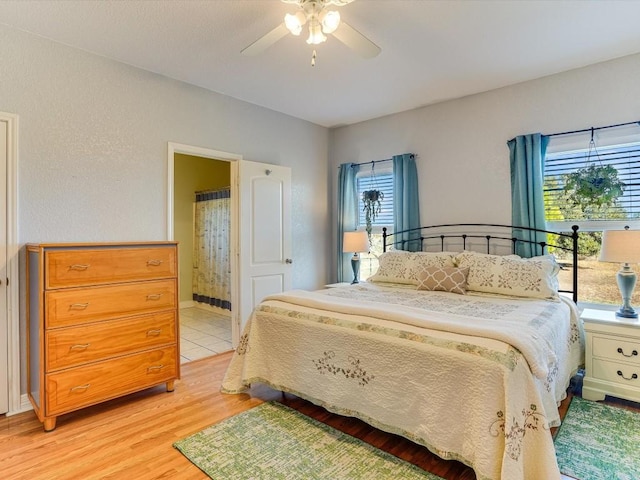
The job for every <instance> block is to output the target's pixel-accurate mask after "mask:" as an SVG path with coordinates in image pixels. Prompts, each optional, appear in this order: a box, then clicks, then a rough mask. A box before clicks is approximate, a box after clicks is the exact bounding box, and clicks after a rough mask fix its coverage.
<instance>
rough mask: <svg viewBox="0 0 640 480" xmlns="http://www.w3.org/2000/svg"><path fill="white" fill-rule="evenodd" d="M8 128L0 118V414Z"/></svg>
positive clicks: (5, 374) (4, 384)
mask: <svg viewBox="0 0 640 480" xmlns="http://www.w3.org/2000/svg"><path fill="white" fill-rule="evenodd" d="M8 134H9V128H8V123H7V122H6V121H3V120H0V414H2V413H6V412H7V411H8V410H9V355H8V351H9V340H8V332H9V324H8V316H7V277H8V276H9V275H8V273H7V203H6V199H7V158H8V156H9V152H8V145H9V142H8Z"/></svg>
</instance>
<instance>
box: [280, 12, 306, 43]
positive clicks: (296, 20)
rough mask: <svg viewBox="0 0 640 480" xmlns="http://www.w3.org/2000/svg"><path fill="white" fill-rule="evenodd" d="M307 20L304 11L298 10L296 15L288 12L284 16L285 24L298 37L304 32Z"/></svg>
mask: <svg viewBox="0 0 640 480" xmlns="http://www.w3.org/2000/svg"><path fill="white" fill-rule="evenodd" d="M306 22H307V17H305V15H304V13H302V12H301V11H298V12H296V13H295V15H292V14H290V13H287V14H286V15H285V16H284V24H285V25H286V27H287V29H288V30H289V31H290V32H291V33H292V34H293V35H295V36H296V37H297V36H298V35H300V33H301V32H302V26H303V25H304V24H305V23H306Z"/></svg>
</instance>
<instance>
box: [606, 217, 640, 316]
mask: <svg viewBox="0 0 640 480" xmlns="http://www.w3.org/2000/svg"><path fill="white" fill-rule="evenodd" d="M598 260H600V261H601V262H615V263H622V264H623V265H622V267H621V268H620V270H619V271H618V273H617V275H616V279H617V281H618V288H619V289H620V294H621V295H622V306H621V307H620V310H618V311H617V312H616V317H620V318H638V313H637V312H636V311H635V310H634V309H633V307H632V306H631V295H632V294H633V289H634V288H635V286H636V273H635V272H634V271H633V270H631V266H630V265H629V264H630V263H640V230H629V227H625V229H624V230H605V231H604V232H602V246H601V248H600V257H599V258H598Z"/></svg>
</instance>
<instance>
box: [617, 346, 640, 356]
mask: <svg viewBox="0 0 640 480" xmlns="http://www.w3.org/2000/svg"><path fill="white" fill-rule="evenodd" d="M618 353H621V354H622V355H623V356H624V357H627V358H628V357H637V356H638V351H637V350H634V351H632V352H631V355H627V354H626V353H624V350H622V348H620V347H618Z"/></svg>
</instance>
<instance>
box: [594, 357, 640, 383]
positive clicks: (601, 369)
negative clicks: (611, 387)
mask: <svg viewBox="0 0 640 480" xmlns="http://www.w3.org/2000/svg"><path fill="white" fill-rule="evenodd" d="M591 366H592V368H593V371H592V372H591V376H592V377H594V378H599V379H600V380H607V381H609V382H614V383H624V384H625V385H628V386H630V387H640V368H638V367H636V366H633V365H628V364H626V363H619V362H610V361H608V360H601V359H597V358H594V359H593V363H592V365H591Z"/></svg>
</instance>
